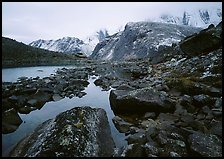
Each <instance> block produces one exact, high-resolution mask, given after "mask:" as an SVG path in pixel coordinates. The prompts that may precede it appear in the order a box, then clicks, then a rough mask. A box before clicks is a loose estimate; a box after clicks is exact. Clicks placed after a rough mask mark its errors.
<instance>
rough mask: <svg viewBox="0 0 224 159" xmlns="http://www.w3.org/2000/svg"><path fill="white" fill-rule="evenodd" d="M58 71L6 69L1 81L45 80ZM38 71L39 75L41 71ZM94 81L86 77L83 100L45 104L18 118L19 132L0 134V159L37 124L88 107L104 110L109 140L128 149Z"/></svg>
mask: <svg viewBox="0 0 224 159" xmlns="http://www.w3.org/2000/svg"><path fill="white" fill-rule="evenodd" d="M64 67H66V68H73V66H64ZM58 68H63V66H60V67H58V66H41V67H27V68H9V69H2V81H7V82H8V81H11V82H13V81H16V80H17V78H18V77H20V76H27V77H36V76H39V77H41V78H42V77H45V76H49V75H50V74H52V73H55V72H56V70H57V69H58ZM40 70H41V71H40ZM96 78H97V77H95V76H90V77H89V83H90V84H89V85H88V87H86V88H85V92H86V93H87V94H86V95H85V96H83V97H82V98H79V97H73V98H71V99H70V98H67V97H66V98H63V99H61V100H60V101H57V102H54V101H51V102H47V103H46V104H45V105H44V106H43V107H42V108H41V109H40V110H35V111H32V112H30V113H29V114H19V115H20V117H21V119H22V120H23V123H22V124H21V125H20V126H19V128H18V129H17V130H16V131H15V132H13V133H9V134H2V156H8V153H9V152H10V151H11V150H12V148H13V147H14V146H15V145H16V144H17V142H18V141H19V140H21V139H22V138H23V137H25V136H26V135H28V134H29V133H30V132H32V131H33V130H34V129H35V128H36V127H37V126H38V125H39V124H41V123H42V122H44V121H46V120H48V119H51V118H54V117H56V116H57V115H58V114H59V113H61V112H64V111H66V110H69V109H72V108H74V107H78V106H91V107H93V108H103V109H104V110H105V111H106V113H107V117H108V120H109V124H110V128H111V133H112V137H113V139H114V142H115V144H116V147H118V148H120V147H122V146H125V145H127V142H126V140H124V139H125V135H124V134H123V133H119V132H118V130H117V129H116V128H115V126H114V124H113V122H112V118H113V117H114V113H113V111H112V110H111V107H110V102H109V94H110V90H109V91H102V89H101V88H100V87H98V86H95V84H94V83H93V82H94V81H95V80H96Z"/></svg>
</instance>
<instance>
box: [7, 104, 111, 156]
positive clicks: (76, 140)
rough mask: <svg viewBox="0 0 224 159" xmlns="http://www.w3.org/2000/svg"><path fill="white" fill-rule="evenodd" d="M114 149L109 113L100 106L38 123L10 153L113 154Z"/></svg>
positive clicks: (78, 108) (77, 109) (27, 154)
mask: <svg viewBox="0 0 224 159" xmlns="http://www.w3.org/2000/svg"><path fill="white" fill-rule="evenodd" d="M113 148H114V142H113V139H112V137H111V132H110V127H109V123H108V119H107V116H106V112H105V111H104V110H103V109H101V108H91V107H76V108H73V109H71V110H68V111H65V112H63V113H61V114H59V115H57V117H56V118H55V119H50V120H47V121H45V122H44V123H43V124H41V125H40V126H38V127H37V128H36V129H35V130H34V132H33V133H31V134H30V135H28V136H27V137H26V138H24V139H23V140H21V141H20V142H19V144H18V145H17V146H16V147H15V148H14V149H13V150H12V151H11V153H10V156H26V157H28V156H29V157H31V156H32V157H84V156H85V157H90V156H92V157H93V156H95V157H101V156H102V157H103V156H105V157H110V156H112V154H113Z"/></svg>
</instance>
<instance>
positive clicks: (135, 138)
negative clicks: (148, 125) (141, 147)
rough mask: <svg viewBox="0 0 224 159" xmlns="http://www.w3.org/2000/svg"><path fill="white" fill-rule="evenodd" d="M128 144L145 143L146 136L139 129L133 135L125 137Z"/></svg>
mask: <svg viewBox="0 0 224 159" xmlns="http://www.w3.org/2000/svg"><path fill="white" fill-rule="evenodd" d="M126 140H127V141H128V144H133V143H138V144H145V143H146V141H147V140H146V136H145V133H144V132H142V131H140V132H137V133H135V134H133V135H130V136H128V137H127V138H126Z"/></svg>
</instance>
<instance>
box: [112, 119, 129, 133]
mask: <svg viewBox="0 0 224 159" xmlns="http://www.w3.org/2000/svg"><path fill="white" fill-rule="evenodd" d="M112 121H113V123H114V125H115V127H116V128H117V130H118V131H119V132H120V133H127V132H128V131H129V129H130V127H131V126H132V124H131V123H128V122H126V121H124V120H123V119H122V118H120V117H119V116H115V117H113V119H112Z"/></svg>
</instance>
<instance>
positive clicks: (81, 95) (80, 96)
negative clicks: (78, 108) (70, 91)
mask: <svg viewBox="0 0 224 159" xmlns="http://www.w3.org/2000/svg"><path fill="white" fill-rule="evenodd" d="M86 94H87V93H86V92H79V93H78V95H77V96H78V97H79V98H82V97H83V96H85V95H86Z"/></svg>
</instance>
